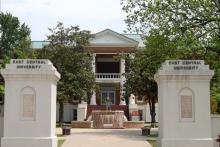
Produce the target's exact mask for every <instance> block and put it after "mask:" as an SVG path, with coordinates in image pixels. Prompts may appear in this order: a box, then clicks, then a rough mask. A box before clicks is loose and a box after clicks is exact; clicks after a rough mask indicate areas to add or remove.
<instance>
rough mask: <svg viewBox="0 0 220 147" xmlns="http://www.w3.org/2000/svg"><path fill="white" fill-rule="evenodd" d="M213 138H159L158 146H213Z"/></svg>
mask: <svg viewBox="0 0 220 147" xmlns="http://www.w3.org/2000/svg"><path fill="white" fill-rule="evenodd" d="M213 146H214V141H213V139H212V138H193V139H190V138H189V139H181V138H177V139H159V140H158V147H213Z"/></svg>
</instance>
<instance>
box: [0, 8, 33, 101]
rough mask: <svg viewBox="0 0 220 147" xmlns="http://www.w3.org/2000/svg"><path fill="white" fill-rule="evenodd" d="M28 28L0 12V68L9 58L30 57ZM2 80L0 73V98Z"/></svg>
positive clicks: (0, 95)
mask: <svg viewBox="0 0 220 147" xmlns="http://www.w3.org/2000/svg"><path fill="white" fill-rule="evenodd" d="M30 44H31V40H30V29H29V28H28V26H27V25H26V24H25V23H23V24H21V23H20V21H19V19H18V18H17V17H15V16H12V15H11V14H9V13H2V12H0V69H1V68H4V66H5V64H6V63H7V62H9V60H10V59H11V58H14V59H17V58H28V57H32V50H31V49H30ZM3 85H4V81H3V77H1V75H0V99H3V97H4V86H3Z"/></svg>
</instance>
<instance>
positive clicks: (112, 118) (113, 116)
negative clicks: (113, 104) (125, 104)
mask: <svg viewBox="0 0 220 147" xmlns="http://www.w3.org/2000/svg"><path fill="white" fill-rule="evenodd" d="M92 120H93V128H96V129H102V128H106V126H108V127H109V126H110V127H111V128H114V129H119V128H123V120H124V111H118V110H116V111H111V110H97V111H92Z"/></svg>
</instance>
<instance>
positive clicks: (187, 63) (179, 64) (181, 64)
mask: <svg viewBox="0 0 220 147" xmlns="http://www.w3.org/2000/svg"><path fill="white" fill-rule="evenodd" d="M168 64H169V65H170V66H172V67H173V69H174V70H198V69H199V66H201V65H203V64H204V62H203V61H202V60H169V61H168Z"/></svg>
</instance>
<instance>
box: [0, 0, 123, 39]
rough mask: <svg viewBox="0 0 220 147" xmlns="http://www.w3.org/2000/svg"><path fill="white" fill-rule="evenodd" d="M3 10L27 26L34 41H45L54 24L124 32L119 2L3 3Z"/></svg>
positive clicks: (12, 0)
mask: <svg viewBox="0 0 220 147" xmlns="http://www.w3.org/2000/svg"><path fill="white" fill-rule="evenodd" d="M2 10H3V11H4V12H6V11H7V12H10V13H12V14H13V15H15V16H17V17H18V18H19V19H20V20H21V21H23V22H25V23H27V24H28V26H29V27H30V28H31V30H32V39H33V40H43V39H46V37H45V35H46V34H48V30H47V28H48V27H54V26H55V25H56V22H57V21H61V22H63V23H64V24H65V25H67V26H69V25H79V26H80V27H81V28H82V29H87V30H91V31H92V32H97V31H101V30H102V29H105V28H110V29H113V30H115V31H118V32H122V31H123V30H124V29H126V26H125V24H124V22H123V19H124V18H125V14H124V12H123V11H122V10H121V5H120V0H2Z"/></svg>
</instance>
